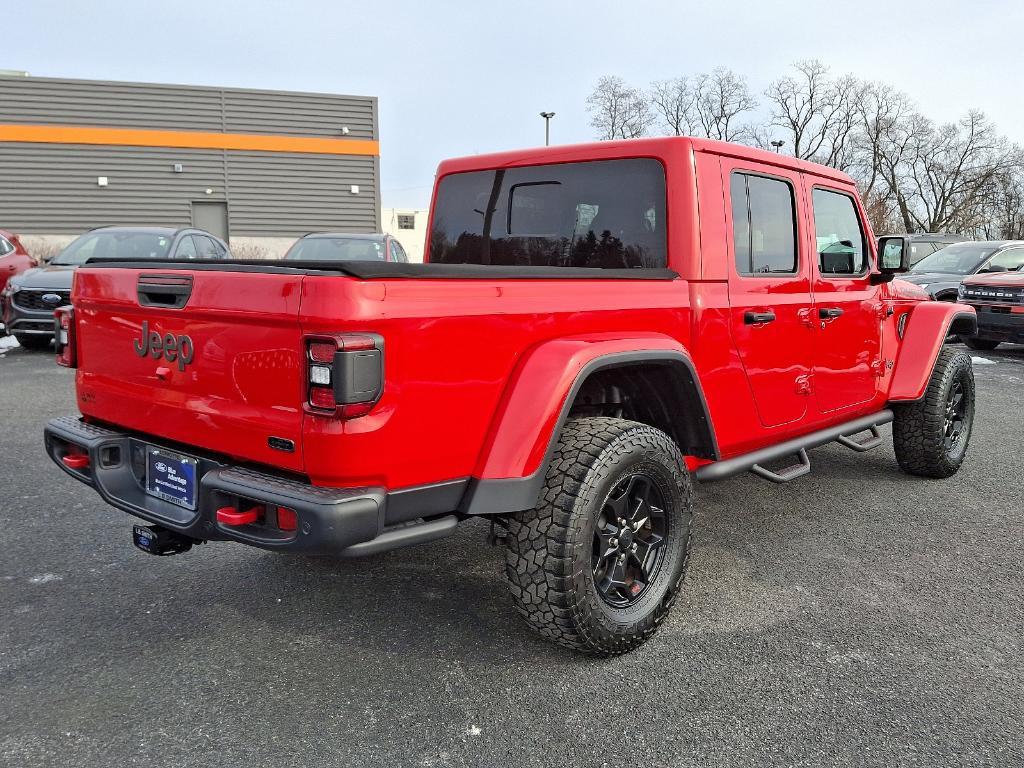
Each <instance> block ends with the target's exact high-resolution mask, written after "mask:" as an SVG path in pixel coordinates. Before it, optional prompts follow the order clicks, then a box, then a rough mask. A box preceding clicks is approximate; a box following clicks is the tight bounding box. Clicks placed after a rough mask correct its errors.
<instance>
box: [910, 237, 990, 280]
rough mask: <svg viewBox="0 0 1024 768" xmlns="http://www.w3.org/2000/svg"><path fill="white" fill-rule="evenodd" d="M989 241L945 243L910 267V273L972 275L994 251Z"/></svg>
mask: <svg viewBox="0 0 1024 768" xmlns="http://www.w3.org/2000/svg"><path fill="white" fill-rule="evenodd" d="M996 250H997V249H996V246H994V245H991V244H990V243H958V244H956V245H947V246H946V247H945V248H943V249H942V250H941V251H936V252H935V253H933V254H932V255H931V256H925V257H924V258H923V259H921V261H919V262H917V264H915V265H914V266H913V267H911V269H910V271H911V273H914V272H917V273H921V272H941V273H943V274H950V275H973V274H974V273H975V272H976V271H977V270H978V267H980V266H981V265H982V263H983V262H984V261H985V259H987V258H988V257H989V256H991V255H992V254H993V253H995V252H996Z"/></svg>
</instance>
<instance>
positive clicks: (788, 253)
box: [729, 173, 797, 276]
mask: <svg viewBox="0 0 1024 768" xmlns="http://www.w3.org/2000/svg"><path fill="white" fill-rule="evenodd" d="M729 191H730V198H731V200H732V228H733V243H734V248H735V256H736V271H737V272H738V273H739V274H741V275H754V276H757V275H774V274H795V273H796V271H797V257H796V204H795V202H794V198H793V187H792V186H790V185H789V184H788V183H787V182H785V181H781V180H780V179H772V178H768V177H766V176H755V175H754V174H748V173H734V174H732V178H731V179H730V183H729Z"/></svg>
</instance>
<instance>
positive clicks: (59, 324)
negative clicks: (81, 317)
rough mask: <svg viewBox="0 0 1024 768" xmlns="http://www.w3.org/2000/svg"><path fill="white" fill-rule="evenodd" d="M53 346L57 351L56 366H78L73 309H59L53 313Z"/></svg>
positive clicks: (69, 307)
mask: <svg viewBox="0 0 1024 768" xmlns="http://www.w3.org/2000/svg"><path fill="white" fill-rule="evenodd" d="M53 346H54V347H55V348H56V350H57V365H63V366H64V367H65V368H76V367H77V366H78V352H77V350H76V349H75V309H74V307H71V306H67V307H61V308H60V309H58V310H56V311H55V312H54V313H53Z"/></svg>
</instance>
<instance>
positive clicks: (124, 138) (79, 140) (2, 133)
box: [0, 124, 380, 156]
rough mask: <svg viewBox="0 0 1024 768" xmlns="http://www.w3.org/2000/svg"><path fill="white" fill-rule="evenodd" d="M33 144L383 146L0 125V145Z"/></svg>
mask: <svg viewBox="0 0 1024 768" xmlns="http://www.w3.org/2000/svg"><path fill="white" fill-rule="evenodd" d="M3 141H10V142H25V143H31V144H104V145H111V146H122V147H176V148H180V149H236V150H248V151H252V152H309V153H313V154H319V155H371V156H376V155H378V154H380V143H379V142H377V141H370V140H366V139H334V138H330V137H326V136H280V135H275V134H270V135H266V134H259V133H208V132H203V131H155V130H149V129H144V128H91V127H84V126H72V125H10V124H0V142H3Z"/></svg>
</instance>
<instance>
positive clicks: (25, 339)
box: [12, 333, 53, 349]
mask: <svg viewBox="0 0 1024 768" xmlns="http://www.w3.org/2000/svg"><path fill="white" fill-rule="evenodd" d="M12 335H13V336H14V338H15V339H17V340H18V344H19V345H21V346H23V347H24V348H25V349H49V348H50V342H51V341H53V339H52V337H50V336H37V335H35V334H32V335H31V336H29V335H28V334H23V333H15V334H12Z"/></svg>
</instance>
